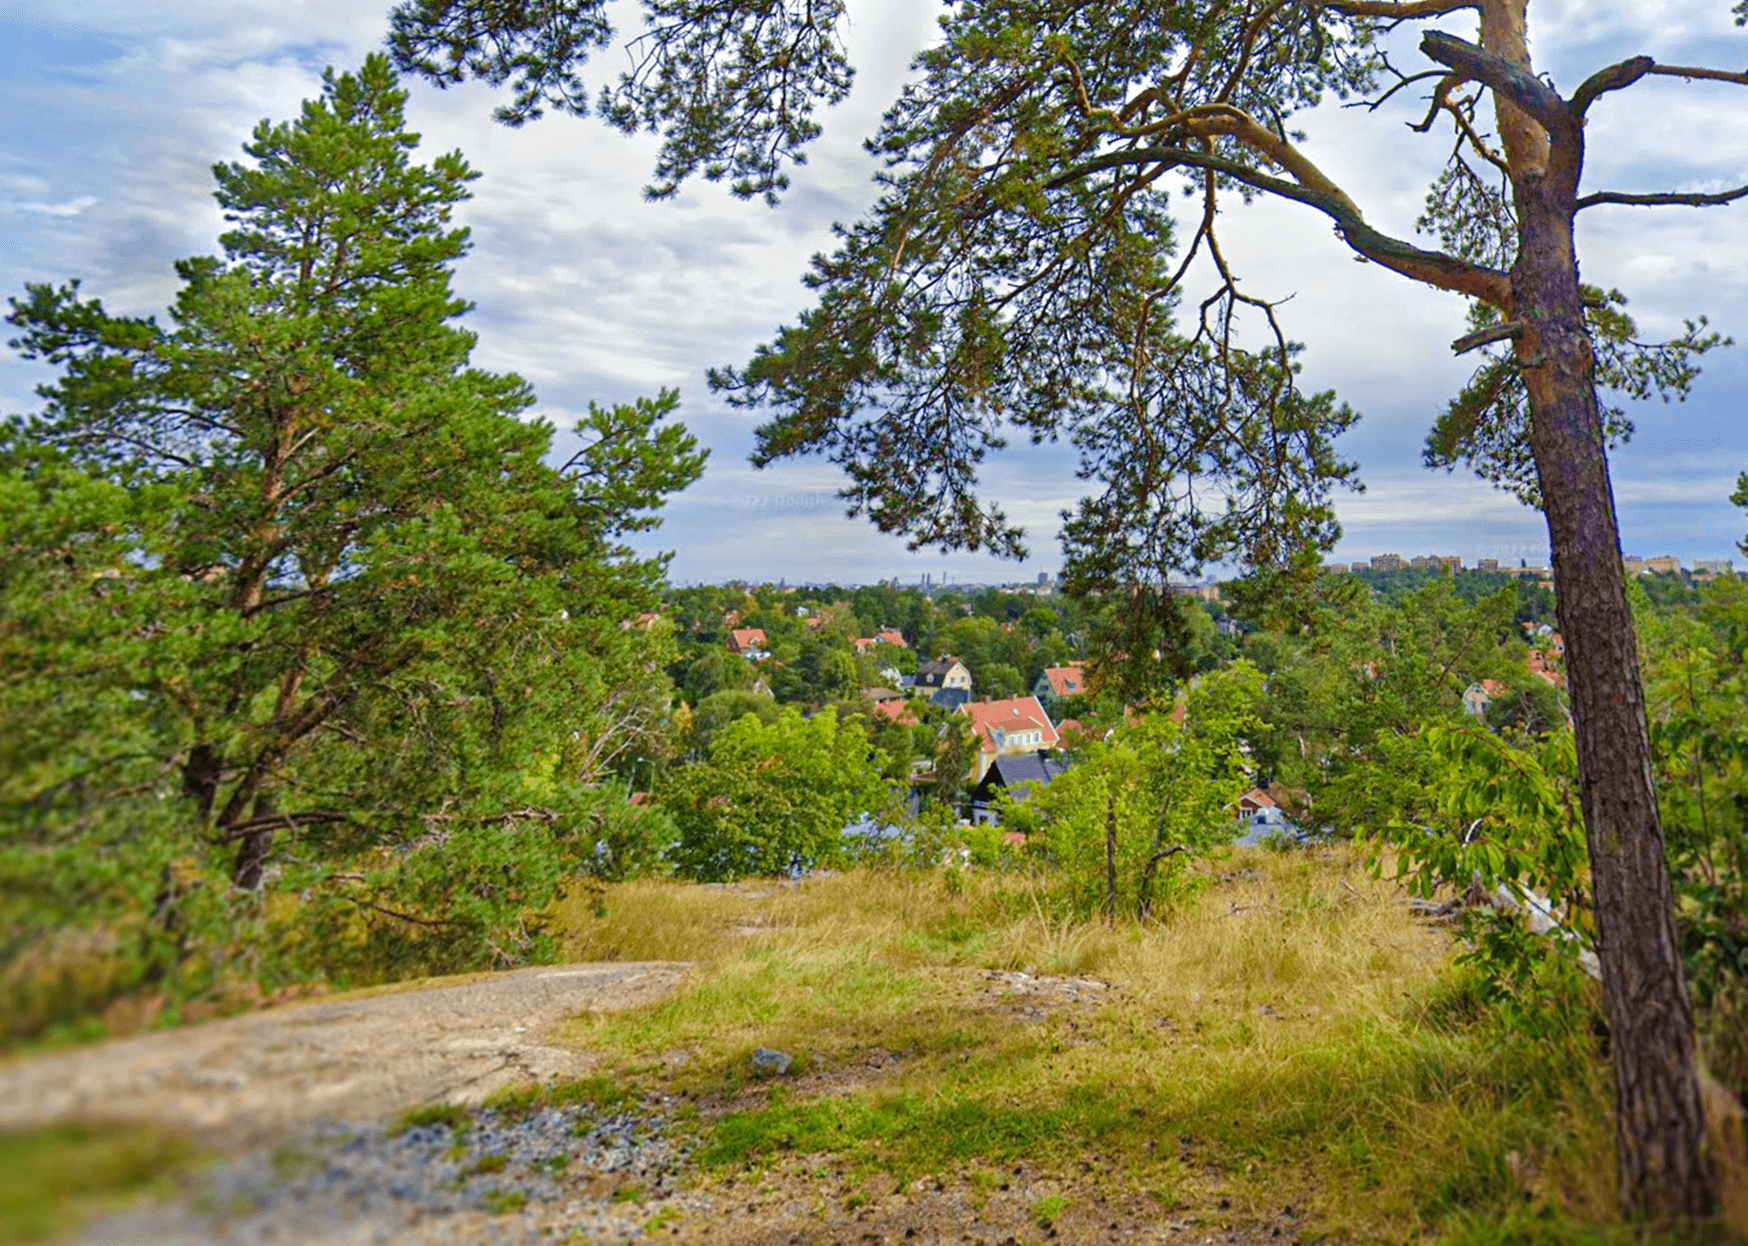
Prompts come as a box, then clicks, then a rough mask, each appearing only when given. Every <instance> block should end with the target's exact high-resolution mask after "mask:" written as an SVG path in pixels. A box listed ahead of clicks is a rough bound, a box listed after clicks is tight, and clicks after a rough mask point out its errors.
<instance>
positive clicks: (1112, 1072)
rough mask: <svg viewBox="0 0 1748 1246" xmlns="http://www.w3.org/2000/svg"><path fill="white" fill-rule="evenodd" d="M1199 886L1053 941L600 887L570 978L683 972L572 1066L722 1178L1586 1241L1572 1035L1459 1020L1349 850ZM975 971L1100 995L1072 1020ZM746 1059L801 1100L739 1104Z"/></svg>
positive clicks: (1590, 1084) (1006, 894) (569, 914)
mask: <svg viewBox="0 0 1748 1246" xmlns="http://www.w3.org/2000/svg"><path fill="white" fill-rule="evenodd" d="M1204 868H1206V869H1207V870H1208V872H1209V875H1210V881H1209V886H1208V888H1207V890H1206V891H1205V892H1203V893H1202V894H1201V895H1200V896H1199V898H1197V899H1196V900H1195V901H1193V902H1191V903H1189V904H1187V905H1186V906H1185V907H1184V908H1183V909H1182V911H1179V912H1176V913H1173V914H1171V915H1169V917H1168V919H1167V920H1166V921H1165V922H1163V923H1161V924H1154V925H1148V926H1138V925H1136V924H1134V923H1132V922H1120V923H1118V924H1117V925H1116V926H1114V927H1106V926H1104V925H1102V924H1097V923H1094V924H1087V923H1082V922H1075V921H1071V920H1067V919H1065V918H1063V917H1061V916H1060V915H1059V914H1060V912H1061V909H1060V907H1059V906H1058V905H1057V904H1056V903H1055V902H1054V901H1055V896H1054V895H1053V893H1052V883H1051V880H1050V879H1049V878H1048V877H1045V876H1038V877H1028V876H1020V875H1001V874H982V873H978V872H976V871H965V872H961V871H957V870H941V871H934V872H903V871H870V870H861V871H855V872H851V873H846V874H841V875H836V876H830V877H824V878H817V879H812V880H808V881H806V882H802V883H761V882H753V883H747V884H740V885H734V886H726V887H699V886H693V885H686V884H681V883H675V882H665V881H645V882H638V883H632V884H627V885H625V886H622V887H617V888H614V889H612V890H611V891H610V892H609V893H608V895H607V897H606V904H605V913H604V914H597V913H596V912H594V911H592V910H591V909H590V908H589V907H588V906H586V905H584V904H582V903H581V902H578V903H576V904H574V905H573V906H571V907H569V908H566V909H563V910H561V912H560V914H559V917H560V920H561V925H562V926H563V928H564V929H565V930H566V931H567V934H568V938H569V944H568V949H567V950H568V951H569V952H570V954H572V955H573V956H576V957H578V958H579V959H602V958H616V959H626V960H632V959H638V960H642V959H679V960H690V961H693V962H695V963H697V964H698V965H699V969H698V971H697V973H696V974H695V975H694V977H693V979H692V980H691V982H690V984H689V986H688V988H687V990H686V991H684V992H683V993H682V994H681V995H680V996H679V997H677V998H675V999H672V1000H670V1001H668V1002H666V1003H664V1004H661V1005H658V1006H656V1007H654V1008H651V1009H647V1010H644V1011H642V1012H640V1013H637V1014H634V1015H630V1016H620V1017H603V1018H582V1019H580V1020H579V1021H578V1022H576V1023H574V1028H573V1030H572V1031H571V1038H572V1040H573V1041H576V1042H578V1043H580V1044H586V1045H588V1046H589V1047H591V1048H593V1049H596V1050H604V1051H606V1052H608V1053H611V1054H612V1055H613V1056H615V1057H616V1058H617V1060H618V1067H619V1069H620V1073H621V1076H625V1077H629V1078H633V1079H635V1080H642V1081H644V1082H645V1083H646V1084H648V1085H649V1086H650V1088H652V1089H654V1088H661V1089H664V1090H666V1091H668V1092H672V1093H679V1094H684V1095H689V1096H697V1097H700V1098H701V1099H702V1100H703V1102H704V1103H705V1106H706V1118H707V1120H708V1121H709V1122H710V1124H709V1138H710V1141H709V1142H708V1144H707V1146H706V1149H705V1152H704V1154H705V1156H706V1157H707V1158H711V1157H714V1158H715V1160H716V1161H717V1162H722V1163H731V1164H733V1165H736V1166H741V1165H744V1164H746V1163H754V1164H758V1163H762V1162H765V1160H767V1159H769V1158H770V1157H771V1156H772V1155H774V1154H776V1153H778V1152H779V1151H781V1152H793V1153H797V1154H800V1153H807V1152H809V1151H811V1150H822V1151H830V1152H832V1153H834V1154H838V1155H841V1156H848V1157H849V1160H848V1162H852V1163H859V1164H862V1165H865V1166H873V1167H875V1168H879V1169H884V1170H886V1171H889V1172H891V1173H894V1174H896V1175H898V1176H900V1177H901V1178H903V1179H909V1178H912V1177H915V1176H917V1175H919V1174H924V1173H941V1174H947V1175H949V1176H951V1175H954V1174H957V1175H960V1176H963V1174H964V1173H965V1172H968V1171H972V1170H973V1169H974V1168H975V1167H976V1165H978V1164H980V1163H983V1162H993V1163H1000V1162H1006V1161H1008V1160H1010V1159H1011V1158H1013V1157H1014V1156H1021V1155H1023V1156H1024V1157H1025V1158H1027V1159H1028V1161H1030V1162H1042V1163H1044V1164H1046V1165H1050V1164H1056V1165H1058V1166H1061V1167H1063V1168H1064V1170H1066V1169H1067V1167H1069V1166H1071V1165H1073V1164H1075V1163H1078V1162H1079V1161H1080V1160H1081V1158H1082V1157H1084V1156H1086V1155H1089V1154H1098V1155H1099V1156H1100V1157H1101V1166H1102V1168H1104V1169H1106V1170H1108V1171H1110V1172H1112V1173H1118V1174H1121V1178H1120V1183H1126V1184H1127V1185H1128V1187H1130V1188H1131V1189H1133V1190H1136V1191H1144V1192H1145V1193H1147V1194H1148V1195H1150V1196H1151V1197H1152V1198H1153V1199H1154V1200H1155V1201H1156V1202H1157V1203H1159V1204H1162V1205H1164V1206H1166V1207H1171V1206H1195V1205H1197V1204H1198V1203H1199V1202H1202V1201H1206V1200H1209V1199H1224V1200H1226V1201H1227V1202H1228V1203H1229V1204H1230V1205H1231V1208H1232V1209H1233V1211H1232V1214H1234V1215H1244V1214H1252V1215H1255V1216H1257V1217H1264V1216H1266V1215H1267V1214H1269V1209H1270V1208H1273V1209H1275V1211H1277V1212H1278V1210H1279V1208H1280V1207H1281V1206H1282V1205H1284V1204H1288V1203H1291V1204H1293V1205H1295V1206H1297V1207H1300V1208H1303V1207H1306V1206H1307V1205H1309V1206H1310V1207H1311V1208H1312V1209H1313V1210H1314V1212H1315V1216H1316V1223H1317V1225H1318V1229H1319V1231H1320V1232H1322V1233H1324V1234H1327V1235H1330V1236H1332V1237H1333V1238H1335V1239H1338V1240H1355V1241H1371V1240H1392V1241H1403V1240H1425V1239H1430V1238H1437V1237H1445V1238H1452V1239H1453V1240H1459V1239H1460V1240H1465V1241H1473V1242H1492V1241H1499V1242H1505V1241H1510V1240H1513V1234H1514V1233H1515V1232H1516V1230H1514V1229H1513V1228H1512V1227H1511V1226H1512V1225H1515V1224H1518V1223H1519V1222H1520V1221H1521V1222H1522V1223H1526V1224H1527V1223H1529V1222H1531V1221H1535V1222H1537V1223H1542V1222H1544V1221H1547V1218H1548V1217H1550V1216H1551V1217H1553V1218H1554V1220H1553V1223H1556V1224H1560V1225H1568V1226H1572V1227H1573V1231H1574V1232H1575V1233H1576V1232H1579V1231H1580V1229H1583V1231H1584V1232H1600V1233H1605V1234H1606V1233H1608V1232H1612V1230H1610V1229H1609V1228H1608V1226H1609V1224H1610V1221H1611V1217H1612V1215H1613V1212H1612V1208H1613V1202H1614V1200H1613V1191H1612V1188H1611V1184H1610V1182H1611V1177H1610V1174H1611V1173H1612V1169H1613V1164H1612V1159H1611V1158H1610V1153H1609V1148H1610V1146H1611V1142H1610V1134H1609V1128H1608V1123H1607V1096H1606V1076H1605V1072H1606V1070H1605V1068H1604V1066H1603V1064H1602V1063H1601V1061H1600V1060H1599V1059H1598V1058H1597V1057H1596V1054H1595V1052H1594V1050H1593V1043H1592V1041H1591V1038H1590V1036H1589V1033H1588V1030H1587V1029H1586V1028H1585V1026H1586V1022H1585V1021H1584V1020H1583V1018H1582V1017H1581V1016H1580V1014H1581V1013H1582V1012H1583V1010H1582V1008H1574V1009H1570V1010H1568V1012H1567V1013H1566V1014H1561V1012H1560V1010H1559V1009H1558V1008H1555V1009H1554V1010H1553V1011H1552V1012H1548V1011H1547V1010H1546V1009H1544V1010H1543V1011H1542V1012H1540V1013H1536V1014H1535V1015H1534V1016H1528V1015H1520V1016H1518V1018H1517V1020H1516V1021H1515V1022H1514V1023H1508V1022H1507V1021H1506V1019H1505V1014H1504V1013H1502V1012H1501V1010H1500V1009H1499V1008H1497V1007H1491V1008H1490V1007H1485V1006H1483V1005H1482V1004H1481V1002H1480V1001H1479V1000H1478V999H1477V998H1476V996H1475V994H1474V991H1473V989H1472V985H1470V984H1468V981H1467V979H1466V978H1465V976H1464V975H1462V974H1460V973H1453V971H1452V969H1451V965H1450V957H1451V953H1452V950H1453V949H1452V941H1451V939H1450V937H1449V936H1448V934H1447V933H1445V932H1444V931H1442V930H1439V929H1435V928H1429V927H1428V926H1426V925H1425V924H1424V923H1421V922H1419V921H1417V920H1416V919H1414V918H1413V917H1411V916H1410V915H1409V913H1408V911H1407V907H1406V905H1405V903H1404V897H1403V894H1402V893H1401V891H1400V890H1399V889H1397V888H1396V887H1395V886H1393V885H1392V884H1390V883H1387V882H1380V881H1377V880H1374V879H1372V878H1371V877H1370V876H1369V874H1368V873H1367V871H1366V869H1365V868H1364V861H1363V859H1362V857H1361V856H1360V854H1359V853H1357V852H1356V851H1354V850H1352V849H1347V848H1333V849H1319V850H1315V851H1311V852H1286V853H1274V852H1266V851H1260V850H1257V851H1250V850H1234V851H1232V852H1229V853H1224V854H1220V856H1219V857H1218V858H1217V859H1215V860H1212V861H1210V862H1207V863H1205V866H1204ZM1004 972H1005V973H1010V974H1011V973H1014V972H1024V973H1027V974H1030V975H1034V976H1036V975H1042V976H1044V977H1053V976H1054V977H1075V976H1079V975H1086V976H1090V977H1093V978H1096V979H1098V980H1099V981H1100V982H1103V983H1106V984H1108V986H1107V987H1106V988H1105V989H1103V990H1098V989H1093V990H1092V991H1090V992H1088V993H1084V994H1083V995H1082V996H1081V997H1079V998H1073V999H1071V998H1069V997H1068V996H1066V995H1061V994H1056V995H1052V994H1051V991H1050V989H1049V988H1048V984H1044V985H1043V987H1039V986H1038V984H1037V983H1036V982H1032V983H1031V984H1029V985H1028V983H1027V981H1026V980H1020V979H1013V978H1011V977H1010V978H1001V977H994V978H992V977H991V976H989V975H991V974H997V975H999V974H1001V973H1004ZM1016 982H1017V983H1019V985H1020V986H1021V987H1024V988H1025V989H1024V990H1023V991H1020V992H1019V993H1016V990H1015V989H1014V988H1013V984H1014V983H1016ZM1040 992H1041V994H1040ZM1538 1027H1539V1028H1538ZM760 1045H764V1046H773V1047H779V1048H782V1049H783V1050H785V1051H789V1052H791V1053H793V1054H794V1055H796V1056H797V1072H799V1073H800V1074H801V1075H800V1076H799V1077H798V1078H796V1079H794V1080H792V1081H788V1082H786V1083H785V1085H784V1086H783V1088H781V1089H779V1090H778V1091H777V1092H776V1093H771V1091H770V1088H769V1087H767V1086H764V1085H762V1084H758V1083H754V1082H752V1081H750V1080H749V1064H748V1056H749V1055H750V1052H751V1050H752V1049H753V1048H754V1047H755V1046H760ZM1186 1139H1187V1141H1185V1140H1186ZM1584 1226H1589V1227H1588V1228H1584ZM1538 1233H1540V1234H1541V1238H1542V1240H1548V1241H1562V1240H1573V1241H1578V1240H1599V1239H1597V1238H1595V1237H1590V1238H1585V1237H1582V1236H1579V1237H1567V1236H1562V1235H1561V1234H1560V1233H1555V1234H1553V1235H1552V1236H1549V1235H1548V1234H1547V1233H1543V1232H1541V1230H1538Z"/></svg>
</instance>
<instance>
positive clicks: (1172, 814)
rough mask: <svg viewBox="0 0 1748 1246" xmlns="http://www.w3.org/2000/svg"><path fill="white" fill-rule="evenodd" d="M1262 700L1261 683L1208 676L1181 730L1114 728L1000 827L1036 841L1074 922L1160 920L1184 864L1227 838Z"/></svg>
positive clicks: (1246, 781) (1232, 675)
mask: <svg viewBox="0 0 1748 1246" xmlns="http://www.w3.org/2000/svg"><path fill="white" fill-rule="evenodd" d="M1262 699H1263V679H1262V673H1261V672H1260V671H1258V670H1257V669H1256V668H1255V667H1253V666H1251V665H1250V664H1249V663H1245V662H1240V663H1235V664H1234V665H1233V666H1230V667H1228V668H1226V669H1224V670H1222V671H1219V672H1217V673H1215V674H1212V675H1209V676H1207V677H1206V678H1205V679H1204V680H1203V681H1202V682H1201V684H1200V685H1199V686H1198V687H1197V688H1196V689H1195V690H1194V691H1193V692H1192V693H1191V694H1190V699H1189V703H1188V707H1187V711H1186V714H1185V718H1184V722H1183V724H1182V725H1180V724H1178V723H1177V722H1175V721H1174V720H1173V719H1172V718H1171V717H1170V716H1168V715H1165V714H1151V715H1147V716H1146V717H1144V718H1143V719H1142V720H1141V721H1140V722H1138V723H1134V724H1126V725H1124V726H1122V727H1119V728H1118V729H1117V730H1116V732H1115V734H1114V736H1113V737H1112V738H1111V739H1109V740H1101V741H1098V742H1096V743H1094V744H1092V745H1090V746H1089V747H1088V748H1087V750H1086V753H1085V755H1084V756H1083V758H1082V759H1081V761H1080V763H1079V764H1078V765H1076V766H1074V767H1073V768H1072V769H1070V770H1069V771H1068V772H1067V773H1066V774H1063V775H1061V776H1059V777H1058V778H1057V779H1056V780H1054V781H1053V782H1052V783H1051V784H1050V785H1049V786H1048V787H1046V788H1044V789H1043V790H1042V791H1037V792H1034V793H1032V794H1031V795H1030V797H1029V799H1028V800H1027V801H1026V803H1025V804H1024V805H1023V806H1009V808H1008V809H1007V810H1006V811H1004V826H1006V827H1008V828H1009V829H1013V830H1019V831H1022V832H1030V831H1033V830H1034V829H1035V830H1036V831H1037V832H1041V834H1042V839H1043V850H1044V851H1045V852H1046V853H1047V854H1048V856H1049V859H1050V860H1051V861H1053V862H1054V863H1055V864H1057V865H1058V866H1059V867H1060V868H1061V870H1062V875H1063V879H1064V882H1065V885H1066V888H1067V892H1066V900H1067V903H1068V905H1069V907H1070V908H1071V909H1072V910H1073V911H1074V912H1075V913H1076V914H1077V915H1078V916H1081V917H1090V916H1092V915H1093V914H1095V913H1099V912H1101V911H1102V912H1104V913H1105V914H1106V916H1107V917H1114V916H1115V914H1116V913H1117V912H1119V911H1121V912H1126V913H1133V914H1134V915H1135V916H1136V917H1138V918H1146V917H1149V916H1152V915H1154V914H1156V913H1157V912H1160V911H1164V910H1169V909H1170V908H1171V907H1172V906H1173V905H1174V904H1175V903H1177V902H1178V901H1180V900H1181V899H1182V898H1183V897H1184V895H1185V894H1187V890H1188V888H1189V886H1190V881H1189V880H1190V873H1189V871H1188V869H1187V868H1186V867H1187V865H1188V864H1189V862H1190V860H1192V859H1194V858H1195V857H1196V856H1199V855H1201V854H1202V853H1204V852H1206V851H1207V850H1208V849H1209V848H1210V847H1212V846H1214V845H1216V844H1220V843H1224V842H1227V841H1229V840H1230V839H1231V838H1232V836H1233V834H1234V833H1235V831H1236V829H1237V826H1236V821H1235V818H1236V812H1235V809H1234V806H1235V804H1236V802H1237V799H1238V797H1239V796H1240V795H1241V794H1243V792H1244V790H1245V788H1247V787H1248V786H1250V781H1251V780H1250V767H1249V763H1248V761H1247V759H1246V756H1245V735H1246V733H1247V732H1248V731H1249V730H1251V729H1252V728H1253V727H1254V726H1255V724H1256V711H1257V709H1258V707H1259V706H1260V704H1261V702H1262ZM1016 815H1017V816H1016ZM1113 848H1114V855H1113V853H1112V850H1113Z"/></svg>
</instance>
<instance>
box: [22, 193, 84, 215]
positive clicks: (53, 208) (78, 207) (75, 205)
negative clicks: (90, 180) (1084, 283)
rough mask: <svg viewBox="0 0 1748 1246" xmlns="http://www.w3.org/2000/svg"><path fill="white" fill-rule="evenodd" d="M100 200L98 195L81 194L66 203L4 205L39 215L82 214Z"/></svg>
mask: <svg viewBox="0 0 1748 1246" xmlns="http://www.w3.org/2000/svg"><path fill="white" fill-rule="evenodd" d="M98 202H99V200H98V198H97V196H96V195H80V196H78V197H77V198H74V199H68V200H67V201H66V202H64V203H41V202H37V203H8V204H5V205H4V206H5V207H7V208H9V209H11V210H12V211H14V212H30V213H33V214H35V215H37V216H57V217H68V216H80V215H82V214H83V213H84V211H85V209H86V208H90V207H95V206H96V205H97V203H98Z"/></svg>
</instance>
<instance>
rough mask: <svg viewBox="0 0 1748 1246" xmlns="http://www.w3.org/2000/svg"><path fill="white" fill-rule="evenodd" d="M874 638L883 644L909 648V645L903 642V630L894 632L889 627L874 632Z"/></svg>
mask: <svg viewBox="0 0 1748 1246" xmlns="http://www.w3.org/2000/svg"><path fill="white" fill-rule="evenodd" d="M874 639H875V640H878V641H879V642H880V643H881V644H883V645H897V646H898V647H899V648H900V649H908V648H910V646H909V645H907V644H905V643H904V633H903V632H895V631H892V630H890V629H888V630H886V631H884V632H875V633H874Z"/></svg>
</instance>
